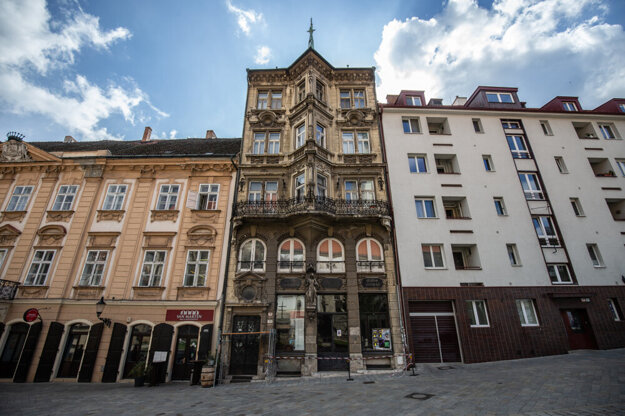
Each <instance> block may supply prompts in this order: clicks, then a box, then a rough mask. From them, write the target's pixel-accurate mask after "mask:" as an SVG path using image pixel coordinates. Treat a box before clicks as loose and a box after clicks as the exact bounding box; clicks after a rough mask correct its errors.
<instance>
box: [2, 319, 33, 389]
mask: <svg viewBox="0 0 625 416" xmlns="http://www.w3.org/2000/svg"><path fill="white" fill-rule="evenodd" d="M28 328H29V326H28V324H26V323H23V322H18V323H15V324H13V325H11V326H10V327H9V334H8V336H7V340H6V342H5V343H4V349H3V350H2V355H0V378H13V374H14V373H15V369H16V368H17V363H18V362H19V360H20V355H21V354H22V348H24V343H25V342H26V336H27V335H28Z"/></svg>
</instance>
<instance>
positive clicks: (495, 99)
mask: <svg viewBox="0 0 625 416" xmlns="http://www.w3.org/2000/svg"><path fill="white" fill-rule="evenodd" d="M486 100H487V101H488V102H489V103H506V104H513V103H514V99H513V98H512V94H510V93H509V92H487V93H486Z"/></svg>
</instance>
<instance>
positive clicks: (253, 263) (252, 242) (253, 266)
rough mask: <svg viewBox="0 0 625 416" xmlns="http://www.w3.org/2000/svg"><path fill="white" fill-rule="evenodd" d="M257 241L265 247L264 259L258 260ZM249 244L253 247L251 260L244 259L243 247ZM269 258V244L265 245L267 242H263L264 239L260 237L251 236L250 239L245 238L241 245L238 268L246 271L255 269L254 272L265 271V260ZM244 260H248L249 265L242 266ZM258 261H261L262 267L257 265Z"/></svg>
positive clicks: (240, 270)
mask: <svg viewBox="0 0 625 416" xmlns="http://www.w3.org/2000/svg"><path fill="white" fill-rule="evenodd" d="M257 243H260V245H261V247H262V249H263V256H262V257H263V259H262V260H256V245H257ZM247 244H250V245H251V249H250V259H249V260H243V259H242V257H243V247H244V246H245V245H247ZM266 260H267V246H266V245H265V243H264V242H263V240H261V239H259V238H250V239H248V240H245V241H244V242H243V243H242V244H241V246H240V247H239V263H238V265H237V269H238V271H239V272H245V271H253V272H264V271H265V261H266ZM242 262H246V263H249V267H242V266H243V265H242ZM257 262H261V264H262V267H256V263H257Z"/></svg>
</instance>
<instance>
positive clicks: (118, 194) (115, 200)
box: [102, 185, 128, 211]
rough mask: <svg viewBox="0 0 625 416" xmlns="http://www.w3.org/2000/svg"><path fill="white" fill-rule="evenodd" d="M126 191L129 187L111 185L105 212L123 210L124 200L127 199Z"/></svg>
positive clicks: (104, 206) (106, 198)
mask: <svg viewBox="0 0 625 416" xmlns="http://www.w3.org/2000/svg"><path fill="white" fill-rule="evenodd" d="M126 189H128V185H109V187H108V189H107V191H106V197H105V199H104V205H103V206H102V209H103V210H105V211H106V210H113V211H118V210H120V209H122V207H123V205H124V198H125V197H126Z"/></svg>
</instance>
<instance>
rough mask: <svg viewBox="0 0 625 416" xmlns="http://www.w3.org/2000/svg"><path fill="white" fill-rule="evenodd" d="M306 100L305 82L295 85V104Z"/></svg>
mask: <svg viewBox="0 0 625 416" xmlns="http://www.w3.org/2000/svg"><path fill="white" fill-rule="evenodd" d="M304 98H306V81H302V82H300V83H299V84H297V102H300V101H302V100H304Z"/></svg>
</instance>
